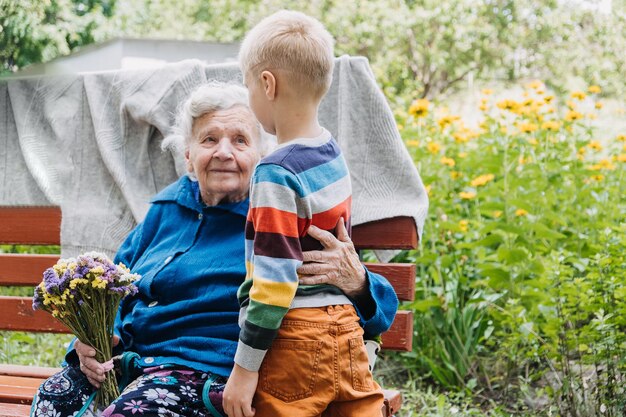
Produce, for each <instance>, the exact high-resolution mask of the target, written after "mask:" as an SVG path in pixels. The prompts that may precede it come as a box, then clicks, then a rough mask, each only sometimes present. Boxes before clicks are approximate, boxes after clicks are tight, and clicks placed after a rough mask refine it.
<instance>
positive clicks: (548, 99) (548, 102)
mask: <svg viewBox="0 0 626 417" xmlns="http://www.w3.org/2000/svg"><path fill="white" fill-rule="evenodd" d="M552 100H554V96H544V97H543V101H544V102H545V103H546V104H550V102H551V101H552Z"/></svg>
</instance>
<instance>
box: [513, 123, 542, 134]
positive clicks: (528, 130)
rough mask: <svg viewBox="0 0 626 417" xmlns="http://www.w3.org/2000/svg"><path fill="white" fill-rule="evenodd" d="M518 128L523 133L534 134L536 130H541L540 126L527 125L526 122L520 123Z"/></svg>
mask: <svg viewBox="0 0 626 417" xmlns="http://www.w3.org/2000/svg"><path fill="white" fill-rule="evenodd" d="M517 128H518V129H519V131H520V132H522V133H532V132H534V131H535V130H537V129H539V126H537V125H536V124H534V123H526V122H524V123H519V124H518V125H517Z"/></svg>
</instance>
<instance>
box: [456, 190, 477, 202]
mask: <svg viewBox="0 0 626 417" xmlns="http://www.w3.org/2000/svg"><path fill="white" fill-rule="evenodd" d="M459 197H461V198H462V199H463V200H471V199H472V198H474V197H476V193H475V192H473V191H461V192H460V193H459Z"/></svg>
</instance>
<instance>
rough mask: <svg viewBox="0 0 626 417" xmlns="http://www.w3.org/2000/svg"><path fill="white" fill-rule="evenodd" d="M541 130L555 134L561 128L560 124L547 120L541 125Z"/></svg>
mask: <svg viewBox="0 0 626 417" xmlns="http://www.w3.org/2000/svg"><path fill="white" fill-rule="evenodd" d="M541 128H542V129H543V130H551V131H553V132H556V131H557V130H559V129H560V128H561V123H559V122H557V121H555V120H548V121H545V122H543V123H542V124H541Z"/></svg>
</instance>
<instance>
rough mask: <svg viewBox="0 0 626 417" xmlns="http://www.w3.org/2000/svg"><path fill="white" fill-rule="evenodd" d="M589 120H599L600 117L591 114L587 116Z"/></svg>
mask: <svg viewBox="0 0 626 417" xmlns="http://www.w3.org/2000/svg"><path fill="white" fill-rule="evenodd" d="M587 118H588V119H589V120H596V119H597V118H598V115H597V114H595V113H589V114H588V115H587Z"/></svg>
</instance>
